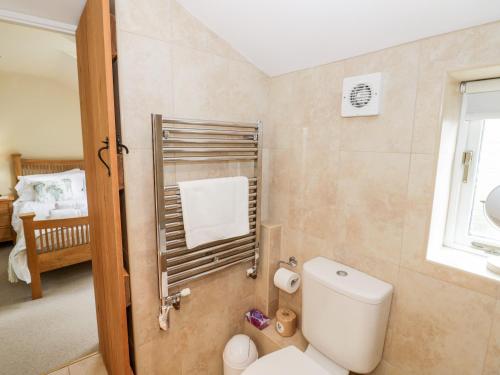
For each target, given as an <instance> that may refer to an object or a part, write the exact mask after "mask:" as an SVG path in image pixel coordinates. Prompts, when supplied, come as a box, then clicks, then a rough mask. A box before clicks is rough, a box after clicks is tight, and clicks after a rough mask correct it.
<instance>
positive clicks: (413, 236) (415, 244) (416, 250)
mask: <svg viewBox="0 0 500 375" xmlns="http://www.w3.org/2000/svg"><path fill="white" fill-rule="evenodd" d="M435 159H436V158H435V157H434V156H433V155H425V154H413V155H412V157H411V167H410V175H409V183H408V204H407V209H406V214H405V223H404V234H403V246H402V252H401V265H403V266H405V267H407V268H409V269H412V270H414V271H418V272H421V273H425V274H427V275H430V276H432V277H435V278H438V279H440V280H443V281H447V282H451V283H454V284H457V285H460V286H463V287H465V288H469V289H472V290H475V291H477V292H479V293H483V294H487V295H490V296H492V297H495V296H496V290H497V287H498V283H497V282H495V281H493V280H489V279H486V278H482V277H479V276H476V275H473V274H469V273H466V272H463V271H459V270H456V269H453V268H448V267H445V266H441V265H437V264H435V263H432V262H429V261H427V260H426V254H427V243H428V239H429V225H430V218H431V212H432V199H433V194H434V190H433V189H434V175H435Z"/></svg>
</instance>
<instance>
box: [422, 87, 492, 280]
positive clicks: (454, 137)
mask: <svg viewBox="0 0 500 375" xmlns="http://www.w3.org/2000/svg"><path fill="white" fill-rule="evenodd" d="M450 87H451V85H450ZM462 89H463V90H462ZM490 91H500V79H492V80H485V81H471V82H467V83H462V84H461V90H460V92H461V93H462V95H461V97H460V98H457V99H459V100H461V101H462V107H461V110H460V114H459V116H460V117H459V118H457V120H456V121H454V119H455V116H454V115H453V113H452V108H453V107H454V106H453V105H452V104H449V105H450V108H449V109H448V108H446V109H445V110H444V112H443V123H442V128H441V140H440V145H439V156H438V159H437V165H436V169H437V170H436V172H437V173H436V179H435V185H434V199H433V204H432V216H431V221H430V227H429V238H428V242H427V254H426V259H427V260H428V261H430V262H432V263H435V264H440V265H444V266H447V267H452V268H456V269H460V270H462V271H466V272H468V273H472V274H476V275H479V276H482V277H486V278H488V279H493V280H496V281H499V282H500V274H498V273H496V272H491V270H489V269H488V267H489V264H490V259H491V256H490V254H489V253H487V252H485V251H484V250H480V249H475V248H473V247H472V246H467V242H465V245H462V246H459V245H458V244H457V241H456V240H454V238H455V233H456V231H457V230H461V229H460V228H458V226H462V227H464V224H463V222H462V223H460V222H459V220H455V221H454V222H453V223H451V224H448V221H449V219H450V218H451V217H454V218H457V217H458V215H459V212H458V211H459V210H462V211H464V210H465V211H467V209H466V208H470V205H472V204H473V196H472V194H468V197H469V198H468V199H466V198H464V196H467V194H465V195H463V196H462V197H460V188H461V183H458V184H457V181H460V180H461V177H462V171H463V167H462V152H458V151H459V150H461V151H463V150H465V148H466V147H471V148H473V149H474V150H476V152H477V151H479V150H478V147H477V146H475V145H479V144H481V142H480V137H479V136H478V135H479V134H480V133H481V132H482V130H481V131H480V132H479V133H478V132H477V131H476V132H475V133H474V132H473V133H471V134H468V131H467V130H468V129H469V127H470V126H472V127H474V126H476V129H478V125H480V124H481V123H483V121H484V120H485V119H491V118H500V111H498V110H497V109H496V108H492V107H491V106H489V105H485V106H484V108H486V109H487V110H493V112H490V113H484V116H483V113H482V112H481V106H480V105H479V106H478V102H477V98H478V97H474V98H472V96H470V97H469V99H470V100H471V102H472V103H474V106H473V107H471V108H469V110H471V112H467V97H468V95H466V94H468V93H471V94H472V93H483V92H484V93H486V92H490ZM445 95H447V96H446V98H448V99H450V100H449V101H447V99H445V103H451V102H452V100H453V98H454V95H455V92H454V91H453V89H450V90H449V91H448V94H446V93H445ZM495 100H496V99H495ZM490 103H491V102H490ZM494 103H495V104H494V105H496V103H497V102H496V101H494ZM485 104H487V103H485ZM478 109H479V112H481V113H480V116H477V114H478ZM484 112H486V111H484ZM466 115H467V116H466ZM466 119H468V120H466ZM476 120H480V122H479V123H478V122H475V121H476ZM474 122H475V123H474ZM466 123H467V124H466ZM473 123H474V124H473ZM470 124H472V125H470ZM477 154H478V152H477ZM476 156H478V155H476ZM477 163H478V158H477V157H473V160H472V163H471V165H470V170H469V181H475V179H474V177H475V173H476V172H477ZM457 185H458V187H459V189H457V188H456V187H457ZM471 185H472V184H471ZM453 187H455V189H453ZM472 188H473V186H470V187H469V189H472ZM460 199H462V200H463V202H460V201H459V200H460ZM460 203H462V204H460ZM460 216H463V215H460ZM465 217H469V215H468V214H467V215H465ZM465 223H466V224H467V225H468V223H467V221H465ZM465 229H466V230H465V231H463V232H462V233H465V234H467V233H468V232H469V231H468V228H467V227H465ZM452 239H453V240H452ZM468 240H470V239H468ZM481 243H483V244H484V243H485V241H484V239H483V238H482V240H481Z"/></svg>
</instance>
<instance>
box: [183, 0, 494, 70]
mask: <svg viewBox="0 0 500 375" xmlns="http://www.w3.org/2000/svg"><path fill="white" fill-rule="evenodd" d="M178 1H179V3H180V4H182V5H183V6H184V7H185V8H186V9H187V10H188V11H189V12H190V13H191V14H193V15H194V16H195V17H196V18H198V19H199V20H200V21H202V22H203V23H204V24H205V25H206V26H208V27H209V28H210V29H212V30H213V31H214V32H215V33H216V34H218V35H219V36H220V37H222V38H223V39H225V40H226V41H227V42H229V43H230V44H231V45H232V46H233V48H235V49H236V50H237V51H238V52H239V53H241V54H242V55H243V56H245V57H246V58H247V59H248V60H249V61H251V62H252V63H254V64H255V65H256V66H257V67H259V68H260V69H261V70H262V71H264V72H265V73H267V74H269V75H271V76H275V75H280V74H283V73H287V72H290V71H294V70H299V69H303V68H307V67H312V66H316V65H320V64H325V63H328V62H332V61H337V60H341V59H345V58H349V57H353V56H357V55H361V54H365V53H368V52H372V51H376V50H380V49H383V48H387V47H390V46H395V45H398V44H401V43H406V42H409V41H413V40H417V39H421V38H425V37H428V36H432V35H437V34H442V33H446V32H449V31H454V30H459V29H463V28H467V27H471V26H475V25H480V24H483V23H487V22H491V21H495V20H499V19H500V0H472V1H471V0H301V1H300V0H273V1H270V0H251V1H250V0H217V1H216V2H214V1H202V0H178ZM457 48H459V46H457Z"/></svg>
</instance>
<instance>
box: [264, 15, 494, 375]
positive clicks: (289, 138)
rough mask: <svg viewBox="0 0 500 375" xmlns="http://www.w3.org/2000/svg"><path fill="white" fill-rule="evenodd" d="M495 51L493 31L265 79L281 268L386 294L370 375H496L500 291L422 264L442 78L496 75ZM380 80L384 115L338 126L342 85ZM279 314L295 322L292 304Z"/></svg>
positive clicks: (296, 301) (292, 299)
mask: <svg viewBox="0 0 500 375" xmlns="http://www.w3.org/2000/svg"><path fill="white" fill-rule="evenodd" d="M499 45H500V23H494V24H489V25H485V26H481V27H477V28H473V29H468V30H464V31H460V32H455V33H451V34H446V35H442V36H438V37H434V38H430V39H425V40H422V41H418V42H414V43H410V44H405V45H402V46H398V47H395V48H390V49H386V50H382V51H379V52H375V53H370V54H367V55H364V56H360V57H356V58H351V59H348V60H344V61H340V62H337V63H332V64H328V65H323V66H319V67H316V68H313V69H307V70H303V71H299V72H295V73H290V74H286V75H283V76H279V77H276V78H273V79H272V80H271V88H270V102H269V109H270V110H269V114H268V118H267V122H266V135H267V136H266V137H265V142H266V147H267V148H268V149H269V150H270V151H269V157H270V159H269V165H270V171H269V181H270V187H269V197H270V199H269V218H270V219H271V220H272V221H273V222H277V223H281V224H283V233H282V244H283V245H282V254H281V258H288V257H289V256H290V255H295V256H297V258H298V259H299V261H300V264H302V263H303V262H304V261H306V260H307V259H310V258H312V257H314V256H318V255H323V256H326V257H329V258H332V259H335V260H337V261H340V262H342V263H345V264H347V265H350V266H352V267H355V268H358V269H360V270H362V271H364V272H367V273H369V274H371V275H374V276H376V277H379V278H381V279H383V280H386V281H388V282H390V283H392V284H393V285H394V286H395V296H394V300H393V306H392V312H391V318H390V324H389V331H388V335H387V340H386V348H385V353H384V362H383V363H382V364H381V366H380V367H379V369H378V370H377V374H397V375H413V374H426V375H434V374H435V375H438V374H439V375H448V374H449V375H458V374H460V375H480V374H483V375H494V374H500V287H499V285H498V283H495V282H494V281H489V280H486V279H482V278H480V277H476V276H473V275H470V274H466V273H464V272H461V271H457V270H455V269H449V268H446V267H444V266H438V265H436V264H433V263H430V262H427V261H426V260H425V252H426V242H427V236H428V226H429V220H430V213H431V206H432V195H433V184H434V174H435V163H436V158H437V152H438V144H439V135H440V112H441V103H442V95H443V88H444V87H445V82H446V81H447V74H448V73H449V72H452V71H455V70H459V69H465V68H473V67H481V66H486V65H493V64H497V65H498V64H500V48H499ZM377 71H381V72H382V73H383V79H384V83H383V85H384V95H383V113H382V114H381V115H380V116H376V117H365V118H362V117H361V118H342V117H340V104H341V88H342V79H343V78H344V77H347V76H352V75H358V74H365V73H373V72H377ZM299 267H300V265H299ZM280 304H281V305H285V306H289V307H291V308H293V309H294V310H296V311H298V312H300V293H296V294H295V295H294V296H289V295H286V294H283V293H280Z"/></svg>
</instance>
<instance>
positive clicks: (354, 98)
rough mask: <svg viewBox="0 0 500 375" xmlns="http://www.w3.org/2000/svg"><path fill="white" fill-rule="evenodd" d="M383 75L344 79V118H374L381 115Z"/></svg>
mask: <svg viewBox="0 0 500 375" xmlns="http://www.w3.org/2000/svg"><path fill="white" fill-rule="evenodd" d="M381 83H382V75H381V73H374V74H368V75H364V76H356V77H348V78H345V79H344V85H343V90H342V116H343V117H353V116H373V115H378V114H379V113H380V99H381V89H382V88H381Z"/></svg>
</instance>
